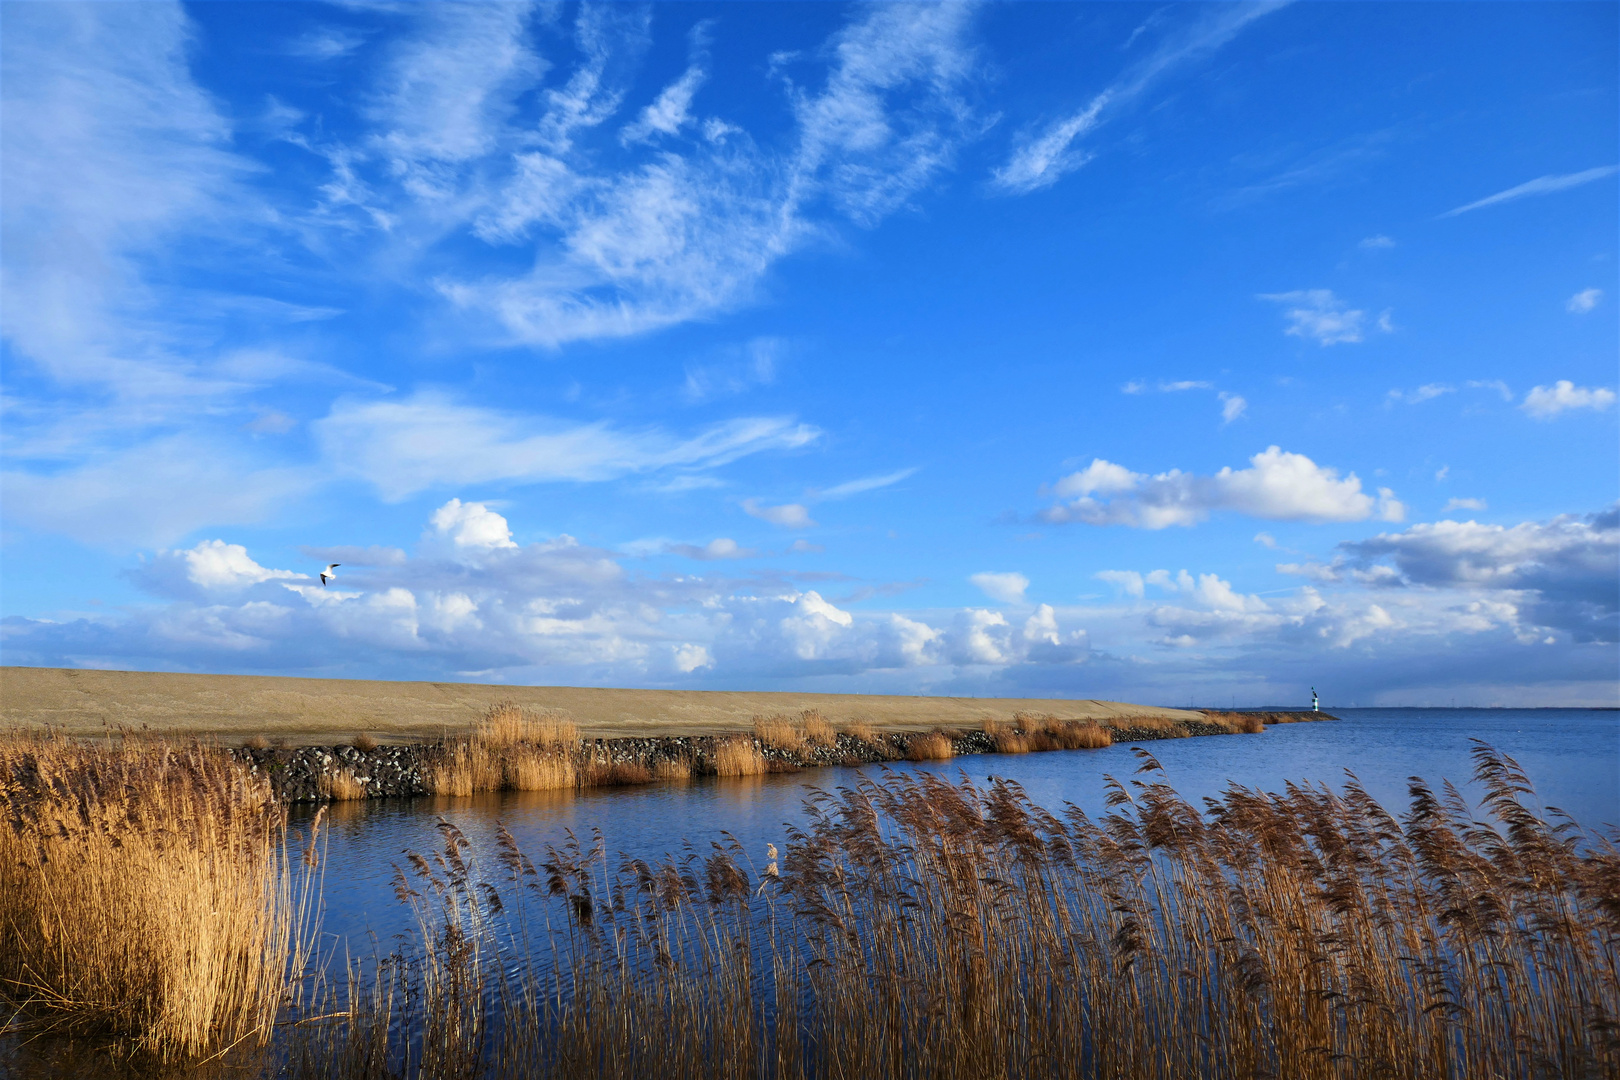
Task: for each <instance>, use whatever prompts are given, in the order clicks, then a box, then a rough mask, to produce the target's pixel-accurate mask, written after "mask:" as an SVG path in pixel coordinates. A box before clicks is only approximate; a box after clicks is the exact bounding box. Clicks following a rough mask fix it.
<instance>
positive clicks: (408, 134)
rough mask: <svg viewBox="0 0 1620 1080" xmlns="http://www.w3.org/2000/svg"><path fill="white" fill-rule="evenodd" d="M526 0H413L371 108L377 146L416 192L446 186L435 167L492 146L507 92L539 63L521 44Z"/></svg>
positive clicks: (438, 192)
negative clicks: (451, 0)
mask: <svg viewBox="0 0 1620 1080" xmlns="http://www.w3.org/2000/svg"><path fill="white" fill-rule="evenodd" d="M531 10H532V8H531V5H530V4H528V3H508V4H489V5H481V6H476V7H465V8H464V7H459V6H457V7H443V6H440V5H437V4H428V5H423V6H419V7H417V6H413V7H412V8H410V9H409V12H410V15H411V17H412V18H413V19H415V20H416V21H417V23H418V27H419V32H418V33H417V34H416V35H415V36H414V37H411V38H408V39H406V40H404V41H402V42H401V43H400V44H399V45H398V46H397V47H396V48H395V50H394V53H393V56H392V58H391V60H390V63H389V64H388V65H387V69H386V74H385V75H384V76H383V79H382V85H381V87H379V90H378V93H377V96H376V101H375V103H374V104H373V106H372V108H371V110H370V111H371V116H372V118H373V119H374V120H376V121H378V122H379V124H380V125H381V126H382V128H383V130H382V132H381V133H380V134H378V135H377V136H375V142H376V144H377V146H378V148H379V150H380V152H381V153H383V154H384V155H385V156H386V157H387V158H388V159H389V160H390V161H391V162H392V163H393V166H394V168H395V169H396V170H397V171H398V173H399V174H400V175H402V176H403V177H405V183H406V185H407V186H408V187H409V188H410V189H411V190H412V192H413V193H415V194H417V195H419V196H428V197H430V198H440V197H444V196H447V195H449V194H450V193H451V189H450V188H449V186H448V184H447V181H448V179H449V177H448V176H447V175H446V174H444V173H443V172H441V171H439V170H437V169H436V168H435V166H436V165H438V164H440V163H449V164H455V163H460V162H464V161H470V160H472V159H475V158H478V157H481V156H483V155H485V154H487V153H489V152H490V151H491V150H492V149H494V148H495V146H496V145H497V143H498V141H499V140H500V134H501V132H500V129H501V127H502V125H503V123H504V121H505V119H506V117H507V115H508V113H509V112H510V111H511V109H512V105H513V99H514V98H515V96H516V95H517V94H518V93H520V92H522V91H523V89H524V88H525V87H526V86H527V85H528V84H529V83H530V82H531V81H532V80H533V79H534V78H536V77H538V76H539V74H540V73H541V72H543V71H544V70H545V65H544V63H543V62H542V61H541V60H540V58H539V57H538V56H536V55H535V53H534V52H533V51H532V50H531V49H530V48H529V47H528V44H527V41H526V38H527V26H526V24H527V21H528V17H529V12H530V11H531Z"/></svg>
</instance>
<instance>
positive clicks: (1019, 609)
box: [0, 3, 1620, 704]
mask: <svg viewBox="0 0 1620 1080" xmlns="http://www.w3.org/2000/svg"><path fill="white" fill-rule="evenodd" d="M1143 14H1144V13H1143V11H1142V9H1138V8H1135V7H1129V6H1120V7H1107V8H1095V7H1070V6H1066V5H1041V6H1034V7H1031V6H994V5H989V6H986V5H972V4H955V3H953V4H938V5H935V4H903V5H902V4H895V5H882V6H876V7H865V6H852V7H848V8H842V7H837V6H832V5H817V6H813V7H805V8H795V9H791V14H790V13H789V11H788V9H780V8H776V7H774V6H767V5H754V6H735V5H715V6H703V5H695V6H690V7H687V6H683V7H680V8H667V7H657V6H647V7H633V6H619V5H613V6H595V5H583V6H573V5H560V6H559V5H542V4H527V3H509V4H491V5H484V4H464V5H454V6H448V5H417V6H406V7H400V8H391V7H380V8H359V7H354V6H347V5H333V6H321V5H301V6H297V7H293V8H286V9H278V13H277V15H276V21H274V22H272V23H271V24H269V25H268V26H265V25H260V24H257V23H252V24H250V23H249V22H247V21H245V15H244V13H243V11H242V10H241V9H239V8H236V7H234V6H232V5H190V6H187V5H180V4H171V3H152V4H143V5H94V4H85V5H79V4H52V5H15V4H14V5H7V6H6V7H5V8H4V11H3V14H0V21H3V29H4V34H3V35H0V48H3V50H4V54H3V58H0V59H3V68H4V80H3V87H0V89H3V96H4V102H3V105H4V111H3V114H0V115H3V122H0V139H3V145H0V151H3V154H0V168H3V170H4V174H3V176H0V181H3V184H4V189H5V192H6V198H5V200H4V206H3V208H0V214H3V219H0V230H3V237H0V238H3V247H0V251H3V256H0V260H3V261H0V271H3V273H0V305H3V308H4V311H5V319H4V326H3V341H0V359H3V361H4V364H5V372H6V375H5V386H4V398H3V401H0V408H3V410H4V413H3V415H4V420H5V423H4V427H3V432H0V447H3V454H4V463H3V471H0V493H3V497H4V501H3V504H0V505H3V521H0V524H3V531H0V545H3V548H0V550H3V554H4V557H5V560H6V564H7V573H6V579H7V588H6V590H5V594H4V597H3V611H0V615H3V619H0V661H3V662H4V663H7V664H52V665H83V666H95V667H114V668H137V669H160V670H216V671H251V672H263V673H287V674H294V673H296V674H314V675H321V674H330V675H344V676H377V677H389V678H458V679H476V680H490V681H522V682H554V683H556V682H562V683H567V682H575V683H589V684H611V685H646V686H675V687H693V688H705V687H710V688H733V687H745V686H746V687H761V688H794V687H800V688H816V689H833V690H847V691H874V692H884V691H895V692H931V693H953V694H960V693H977V694H1018V695H1042V696H1082V697H1118V698H1128V699H1137V700H1145V701H1167V702H1169V701H1185V700H1188V699H1189V698H1191V699H1195V700H1198V699H1202V700H1204V701H1207V702H1210V703H1226V702H1228V701H1229V700H1231V699H1234V698H1235V699H1237V700H1239V702H1240V703H1242V702H1250V703H1277V702H1286V701H1292V700H1302V699H1303V698H1302V695H1303V693H1304V692H1305V689H1306V688H1307V687H1308V686H1310V685H1317V686H1319V687H1323V688H1324V689H1325V691H1326V696H1327V700H1329V701H1330V702H1340V703H1345V702H1351V701H1357V702H1360V703H1363V704H1372V703H1383V704H1421V703H1424V702H1427V701H1443V700H1448V699H1450V698H1451V697H1453V696H1455V697H1456V698H1457V699H1458V700H1459V701H1469V702H1477V703H1482V704H1484V703H1502V704H1620V678H1617V669H1620V610H1617V607H1620V524H1617V521H1620V519H1617V516H1616V515H1617V510H1616V504H1615V502H1614V500H1615V497H1616V494H1620V461H1617V456H1616V454H1615V452H1614V446H1615V438H1616V423H1617V413H1620V410H1617V409H1616V408H1615V402H1616V392H1615V385H1614V382H1615V381H1614V363H1613V358H1614V356H1615V355H1616V354H1617V352H1620V322H1617V316H1616V309H1615V307H1614V305H1613V304H1612V303H1610V302H1609V301H1610V300H1611V299H1612V297H1613V295H1615V290H1616V288H1617V285H1620V282H1617V281H1616V269H1615V266H1616V261H1615V256H1616V252H1615V243H1614V237H1615V236H1616V235H1617V232H1620V230H1617V228H1616V225H1617V222H1616V199H1615V184H1616V175H1617V168H1616V167H1615V166H1613V165H1609V164H1604V162H1606V161H1613V160H1614V157H1615V146H1614V131H1613V117H1614V115H1615V114H1616V111H1617V106H1620V102H1617V94H1616V90H1615V87H1616V85H1617V84H1620V80H1617V79H1616V75H1617V74H1620V73H1617V72H1616V70H1615V58H1614V56H1613V55H1612V50H1607V49H1605V48H1603V47H1602V42H1604V41H1612V40H1613V36H1614V31H1615V30H1616V25H1615V24H1616V9H1615V8H1614V7H1613V6H1612V5H1597V6H1583V7H1577V8H1570V9H1564V8H1558V9H1549V8H1536V7H1514V8H1502V9H1493V14H1492V18H1490V19H1484V20H1481V19H1470V18H1469V17H1468V16H1467V13H1465V12H1460V11H1452V10H1449V9H1436V10H1434V11H1423V12H1418V11H1415V10H1412V9H1398V8H1397V9H1388V10H1385V9H1367V10H1362V9H1360V8H1343V9H1341V8H1333V7H1327V8H1324V7H1316V6H1310V5H1288V4H1282V3H1275V4H1253V5H1243V6H1240V7H1233V8H1222V9H1219V10H1217V9H1214V8H1208V7H1201V6H1197V5H1184V6H1171V7H1169V8H1165V9H1162V10H1161V11H1159V12H1157V13H1156V14H1153V15H1152V16H1151V17H1147V18H1146V21H1143ZM1357 41H1361V42H1365V43H1368V48H1367V49H1358V48H1339V47H1335V48H1334V49H1332V50H1331V52H1330V53H1325V52H1323V46H1324V44H1325V43H1328V42H1337V43H1346V42H1349V43H1354V42H1357ZM1374 43H1376V48H1374V47H1373V45H1374ZM1509 61H1511V62H1509ZM1503 72H1510V74H1507V75H1503V74H1502V73H1503ZM1403 73H1405V74H1404V75H1403ZM1420 75H1421V76H1422V78H1421V79H1420V78H1419V76H1420ZM1487 75H1489V78H1486V76H1487ZM1482 79H1484V80H1485V81H1484V82H1483V83H1482V82H1481V80H1482ZM1487 84H1488V86H1487ZM1347 87H1357V88H1358V89H1356V90H1355V92H1354V93H1351V92H1350V91H1348V90H1347V89H1346V88H1347ZM1398 87H1405V88H1406V89H1405V90H1398V89H1397V88H1398ZM1482 87H1485V88H1482ZM1526 102H1530V103H1531V104H1530V105H1528V106H1527V105H1526V104H1525V103H1526ZM1436 117H1439V118H1443V120H1444V122H1443V123H1438V124H1437V123H1435V122H1434V119H1435V118H1436ZM1516 132H1523V133H1529V132H1535V133H1536V138H1535V139H1533V140H1532V139H1529V138H1525V139H1519V138H1517V137H1516V134H1515V133H1516ZM1530 147H1534V148H1535V149H1534V150H1532V149H1530ZM1122 389H1123V391H1124V392H1123V393H1121V390H1122ZM1257 523H1260V525H1259V527H1262V528H1264V529H1265V530H1266V531H1265V532H1262V533H1260V534H1259V536H1256V535H1255V529H1256V527H1257ZM1262 537H1263V538H1264V539H1261V538H1262ZM328 562H339V563H342V564H343V571H342V573H343V576H342V578H341V579H338V580H336V581H334V582H333V583H332V584H331V585H330V586H326V587H323V586H322V585H321V583H320V582H319V581H318V580H316V578H315V571H317V570H319V568H320V567H321V566H324V565H325V564H326V563H328Z"/></svg>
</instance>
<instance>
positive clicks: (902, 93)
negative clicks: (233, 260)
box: [438, 4, 977, 348]
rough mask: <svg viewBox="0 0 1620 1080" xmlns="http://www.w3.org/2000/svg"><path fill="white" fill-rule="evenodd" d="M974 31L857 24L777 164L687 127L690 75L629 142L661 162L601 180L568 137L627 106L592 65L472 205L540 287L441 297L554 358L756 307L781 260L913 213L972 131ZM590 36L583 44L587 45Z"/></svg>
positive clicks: (796, 91) (945, 23)
mask: <svg viewBox="0 0 1620 1080" xmlns="http://www.w3.org/2000/svg"><path fill="white" fill-rule="evenodd" d="M972 16H973V9H972V7H971V6H969V5H962V4H944V5H911V4H906V5H886V6H879V7H875V8H872V9H869V10H867V11H864V12H863V13H862V14H861V15H860V16H858V17H857V18H855V19H853V20H852V21H851V22H850V23H849V24H848V25H846V26H845V27H844V28H843V29H842V30H840V31H839V32H838V33H837V34H835V35H834V36H833V38H832V39H831V40H829V42H828V43H827V46H826V49H825V55H826V57H827V59H828V68H827V73H826V80H825V84H824V85H823V86H822V88H821V89H819V90H809V89H804V88H800V87H799V86H797V85H795V84H789V86H788V91H789V98H790V103H791V105H792V109H793V114H794V117H795V120H796V132H795V138H794V139H793V141H792V144H791V146H790V148H788V149H786V150H783V151H775V150H768V149H765V148H764V144H761V143H756V142H755V141H753V140H752V139H750V138H748V137H747V136H746V134H745V133H743V132H741V130H740V129H738V128H737V127H736V126H735V125H734V124H732V123H730V122H727V121H723V120H721V119H720V118H717V117H707V118H702V117H700V116H699V115H698V114H697V113H695V112H693V111H692V109H693V102H694V95H695V92H696V89H697V87H698V86H699V85H700V83H701V82H702V79H703V77H704V74H703V73H704V70H705V69H704V68H703V67H702V65H701V63H700V62H694V65H693V66H691V67H689V68H688V69H687V71H686V73H684V74H683V75H682V76H681V78H680V79H679V80H677V81H676V82H675V83H673V84H671V85H670V86H667V87H666V88H665V89H664V91H663V92H661V93H660V95H659V97H658V98H657V100H655V101H654V102H653V103H652V104H651V105H649V106H647V108H646V109H644V110H643V111H642V113H641V115H640V116H639V117H638V119H637V120H635V121H634V122H633V123H631V124H630V125H629V126H628V127H627V128H625V129H624V142H625V143H626V145H627V146H628V147H636V146H641V145H642V144H645V143H648V142H649V140H651V138H652V136H654V135H659V136H660V137H661V138H662V139H663V140H664V142H665V143H667V145H662V144H661V146H660V148H659V149H657V150H656V152H655V151H653V150H652V149H651V148H650V147H648V148H645V149H646V154H645V156H644V157H642V158H641V159H639V160H633V161H632V162H630V163H626V164H624V165H623V166H621V167H619V168H618V169H616V170H605V169H604V167H603V166H602V165H601V164H600V163H599V160H598V158H597V157H596V156H594V155H592V154H590V153H588V152H586V151H584V150H576V148H575V147H574V145H573V142H572V141H571V138H565V137H564V135H563V133H572V132H574V131H576V130H578V131H584V130H586V129H588V128H590V127H594V126H596V125H598V124H600V123H601V122H603V121H604V120H605V119H606V118H607V117H608V116H611V115H612V114H613V113H614V112H616V111H617V109H618V108H619V106H620V103H621V102H622V100H623V95H624V93H625V89H624V87H623V86H622V85H621V84H622V81H623V80H622V79H621V80H619V81H618V82H615V80H614V77H613V74H612V72H611V71H610V70H608V68H607V67H606V66H604V65H605V61H604V62H601V63H599V62H597V61H595V60H593V61H591V62H590V63H588V64H586V65H585V66H584V67H582V68H580V70H579V71H577V72H576V73H575V77H574V78H573V79H571V81H570V82H569V84H568V86H569V87H571V88H572V89H571V90H570V92H568V93H565V94H560V95H555V94H554V95H552V96H550V97H548V98H547V99H546V103H547V107H546V109H545V111H544V113H543V115H542V117H541V119H540V124H539V126H540V129H541V130H542V131H543V132H545V131H554V132H557V133H558V134H555V135H553V136H552V137H550V138H549V139H547V140H545V145H544V146H543V147H542V148H540V149H529V148H526V147H524V146H522V145H521V137H522V129H521V128H518V127H515V126H514V127H513V128H512V129H511V130H510V131H509V132H508V134H507V136H506V140H507V142H509V143H511V144H512V145H513V150H514V151H515V152H514V154H513V155H512V157H511V161H512V163H513V166H514V167H513V168H512V169H511V171H510V173H509V175H508V176H507V177H506V178H505V179H504V180H503V181H499V182H497V183H496V184H495V185H494V186H493V188H490V189H489V190H488V193H487V194H486V193H485V190H484V189H482V188H472V189H468V190H467V191H466V192H465V196H466V197H465V198H464V199H463V201H464V202H467V203H468V204H469V205H471V206H472V207H473V218H472V224H473V232H474V234H475V235H476V236H478V237H479V238H480V239H482V240H483V241H484V242H486V243H488V244H491V245H495V246H511V245H522V246H528V247H531V248H532V249H533V251H534V254H535V257H536V258H535V269H534V270H533V271H532V272H529V273H526V274H523V275H518V276H505V277H502V276H492V275H469V274H466V273H458V272H446V273H444V274H442V275H441V276H440V278H439V282H438V287H439V290H440V292H441V293H442V295H444V296H445V297H447V298H448V299H449V300H450V301H451V302H452V303H453V304H454V305H456V306H457V307H458V308H460V309H462V310H463V311H466V312H469V313H482V314H483V315H486V316H488V317H489V318H491V319H493V320H494V321H495V322H496V323H497V324H498V325H499V326H500V327H501V328H502V330H503V332H504V333H505V335H506V336H507V338H508V339H509V340H510V341H512V342H519V343H525V344H531V345H540V346H544V347H552V348H554V347H557V346H560V345H562V344H564V343H566V342H569V341H575V340H581V339H592V338H615V337H626V336H632V335H636V334H641V333H646V332H649V331H652V330H656V329H659V328H661V327H667V326H673V325H676V324H678V323H682V322H686V321H689V320H692V319H696V318H701V317H705V316H708V315H711V314H713V313H715V312H718V311H722V310H726V309H729V308H733V307H736V306H737V305H739V304H742V303H745V302H747V301H748V300H749V299H750V298H751V297H752V296H753V295H754V291H755V289H756V288H757V286H758V284H759V282H760V281H761V280H762V278H763V277H764V275H765V274H766V273H767V272H768V271H769V269H770V268H771V267H772V266H773V265H774V264H775V263H776V262H777V261H778V260H780V259H781V258H783V257H784V256H786V255H787V254H789V253H791V252H793V251H795V250H798V249H799V248H801V247H802V246H803V245H805V244H806V243H808V242H810V241H811V240H813V239H815V238H816V237H818V236H823V235H825V234H826V233H827V231H828V230H829V229H831V228H834V227H836V225H837V224H838V223H839V222H840V221H843V222H849V223H853V224H855V225H857V226H860V227H870V226H872V225H875V224H876V223H877V222H878V221H880V220H881V219H882V218H884V217H885V216H887V215H888V214H891V213H893V212H894V211H895V210H897V209H899V208H900V207H901V206H903V205H905V204H906V203H907V202H908V201H909V200H910V199H911V198H912V197H913V196H914V195H916V194H917V193H918V192H919V191H921V190H923V189H924V188H925V187H926V186H927V185H928V184H929V183H931V182H932V181H933V179H934V178H935V177H936V176H938V175H939V173H940V172H941V171H942V170H943V169H945V168H946V167H947V166H948V165H949V164H950V163H951V161H952V160H953V157H954V154H955V152H956V149H957V147H958V146H959V145H960V144H961V143H962V142H963V141H964V140H965V139H966V138H969V137H971V136H972V134H973V133H974V132H975V131H976V130H977V129H976V127H975V126H974V123H973V120H972V116H973V110H972V109H971V108H970V106H969V105H968V104H967V102H966V99H965V96H964V88H965V87H966V86H967V85H968V84H969V83H970V82H971V81H972V80H973V78H974V77H975V75H976V71H977V65H976V61H975V59H974V50H973V48H972V47H971V46H970V45H969V44H968V42H967V40H966V34H967V31H968V28H969V26H970V24H971V20H972ZM592 18H595V16H592ZM586 19H587V16H586V15H583V14H582V15H581V27H580V29H579V31H578V35H579V36H580V37H581V38H582V39H585V38H587V37H590V38H592V40H594V36H599V33H600V31H598V30H595V29H590V28H587V27H586V25H585V24H586ZM623 51H624V50H623V49H622V48H621V49H620V50H618V52H623ZM711 121H712V122H711ZM688 130H690V131H691V133H692V134H691V136H690V137H686V138H684V140H677V139H676V136H677V135H678V134H684V133H686V132H687V131H688ZM485 186H486V187H487V185H485Z"/></svg>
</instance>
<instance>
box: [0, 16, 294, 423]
mask: <svg viewBox="0 0 1620 1080" xmlns="http://www.w3.org/2000/svg"><path fill="white" fill-rule="evenodd" d="M191 33H192V27H191V24H190V22H189V20H188V19H187V18H186V14H185V12H184V10H183V9H182V8H181V6H180V5H179V4H171V3H151V4H128V5H125V4H114V5H99V4H92V5H71V4H40V5H31V6H27V7H22V8H17V9H15V10H8V12H7V15H6V32H5V34H4V37H3V41H0V50H3V52H0V61H3V65H4V68H5V72H6V79H5V86H4V95H5V101H4V107H5V116H6V122H5V125H4V128H3V129H0V141H3V145H0V162H3V164H0V169H3V173H0V176H3V184H4V188H5V193H6V194H5V200H4V206H3V210H0V213H3V223H4V236H5V248H6V258H5V262H6V267H5V273H4V275H3V277H0V301H3V304H4V307H5V311H6V318H5V329H4V333H5V336H6V338H7V340H9V341H10V342H11V343H12V344H13V346H14V347H15V348H17V349H18V350H19V351H20V353H21V354H22V355H24V356H26V357H27V358H28V359H29V360H31V361H33V362H34V363H35V364H38V365H39V367H40V368H41V369H42V370H44V371H45V372H47V373H48V374H49V375H50V376H51V377H52V378H54V379H56V380H58V381H59V382H61V383H65V384H79V385H93V386H99V387H105V388H110V389H112V390H114V391H115V392H118V393H121V394H127V395H131V396H133V397H136V398H140V399H143V400H145V401H147V402H156V401H163V400H169V401H176V400H181V401H183V400H185V399H192V400H193V401H194V400H195V399H196V398H197V397H198V396H199V395H202V396H210V395H212V394H215V393H217V392H218V391H219V389H220V388H219V387H216V386H212V385H210V384H209V381H208V380H207V379H206V378H205V377H204V376H203V373H201V372H199V371H198V365H197V364H196V362H195V361H194V360H193V359H191V358H190V357H189V356H187V355H185V353H184V352H183V351H179V350H176V349H175V348H174V346H175V345H176V342H175V340H174V338H173V335H172V334H170V333H167V332H165V331H163V330H162V329H160V326H159V324H156V323H154V322H153V321H151V320H150V319H149V318H147V316H149V315H150V311H151V309H152V308H153V307H154V306H156V304H157V302H158V301H160V300H161V299H164V298H167V297H168V296H170V295H171V294H170V293H169V291H168V290H166V289H165V288H163V287H161V286H159V285H158V284H156V281H155V280H154V279H156V278H160V277H161V276H162V275H163V273H164V270H165V269H166V266H165V264H166V263H167V262H168V261H169V260H170V259H173V258H176V257H178V254H179V253H180V252H182V251H189V250H190V247H189V244H188V243H187V242H188V241H192V240H195V239H196V238H197V237H199V236H200V235H205V234H206V233H207V232H208V231H209V230H210V229H211V228H215V227H217V226H216V224H215V223H217V222H220V221H230V222H232V226H233V228H234V229H235V230H237V231H238V232H239V233H241V232H251V231H252V230H253V229H255V227H256V226H257V225H258V224H259V223H261V222H262V221H263V220H264V217H265V214H264V208H263V207H262V206H260V205H258V203H257V201H256V200H255V199H254V198H253V197H252V196H250V195H249V194H248V192H247V189H246V187H245V186H244V185H243V184H242V181H243V180H244V179H245V177H246V176H247V175H248V172H249V169H250V166H249V164H248V163H247V162H246V161H245V160H243V159H241V158H239V157H237V156H236V155H234V154H233V153H231V151H230V140H231V129H230V124H229V122H228V121H227V120H226V118H225V117H224V116H222V115H221V114H220V112H219V111H218V109H217V108H216V107H215V105H214V102H213V100H212V99H211V98H210V96H209V95H208V94H207V93H205V92H204V91H203V90H202V89H201V88H200V87H198V86H197V85H196V84H195V83H194V82H193V81H192V79H191V75H190V72H189V70H188V65H187V58H186V50H187V47H188V43H189V40H190V37H191ZM217 239H219V240H220V241H221V242H227V243H228V242H229V241H228V240H227V239H226V238H224V237H219V238H217ZM154 271H156V272H155V273H154Z"/></svg>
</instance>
